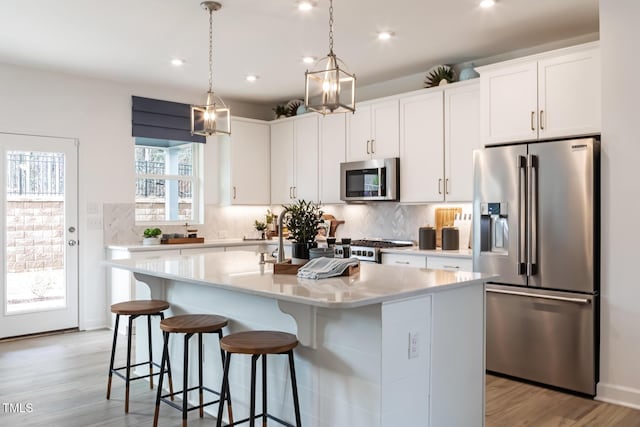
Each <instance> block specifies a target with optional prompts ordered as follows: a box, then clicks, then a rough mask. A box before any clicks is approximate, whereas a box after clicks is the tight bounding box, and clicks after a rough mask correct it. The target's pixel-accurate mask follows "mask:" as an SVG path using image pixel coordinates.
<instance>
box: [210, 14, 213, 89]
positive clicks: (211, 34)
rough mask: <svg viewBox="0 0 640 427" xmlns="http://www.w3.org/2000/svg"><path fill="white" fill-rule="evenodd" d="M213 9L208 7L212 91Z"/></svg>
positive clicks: (211, 82) (211, 84)
mask: <svg viewBox="0 0 640 427" xmlns="http://www.w3.org/2000/svg"><path fill="white" fill-rule="evenodd" d="M212 88H213V10H212V9H211V8H209V92H213V89H212Z"/></svg>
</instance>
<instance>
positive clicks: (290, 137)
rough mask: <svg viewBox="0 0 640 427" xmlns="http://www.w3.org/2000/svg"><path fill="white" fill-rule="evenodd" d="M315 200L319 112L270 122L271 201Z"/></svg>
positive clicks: (316, 197) (316, 192) (316, 194)
mask: <svg viewBox="0 0 640 427" xmlns="http://www.w3.org/2000/svg"><path fill="white" fill-rule="evenodd" d="M297 199H305V200H313V201H317V200H318V115H317V114H308V115H304V116H301V117H295V118H292V119H285V120H283V121H280V122H277V123H274V124H272V125H271V204H273V205H276V204H289V203H292V202H294V201H295V200H297Z"/></svg>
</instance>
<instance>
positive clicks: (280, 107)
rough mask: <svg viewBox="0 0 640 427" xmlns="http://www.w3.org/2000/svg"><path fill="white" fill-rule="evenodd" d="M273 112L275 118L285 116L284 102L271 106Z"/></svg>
mask: <svg viewBox="0 0 640 427" xmlns="http://www.w3.org/2000/svg"><path fill="white" fill-rule="evenodd" d="M272 110H273V112H274V113H276V119H279V118H281V117H286V116H287V108H286V107H285V105H284V104H279V105H276V106H275V108H272Z"/></svg>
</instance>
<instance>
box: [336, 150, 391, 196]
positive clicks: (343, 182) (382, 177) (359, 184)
mask: <svg viewBox="0 0 640 427" xmlns="http://www.w3.org/2000/svg"><path fill="white" fill-rule="evenodd" d="M398 173H399V169H398V159H397V158H391V159H374V160H366V161H362V162H347V163H341V164H340V198H341V199H342V200H344V201H347V202H349V201H366V200H398V199H399V191H398V189H399V185H398V184H399V178H398V176H399V175H398Z"/></svg>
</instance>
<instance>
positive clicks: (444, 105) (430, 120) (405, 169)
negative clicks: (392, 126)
mask: <svg viewBox="0 0 640 427" xmlns="http://www.w3.org/2000/svg"><path fill="white" fill-rule="evenodd" d="M480 146H481V145H480V90H479V86H478V82H477V81H471V82H465V83H457V84H456V85H452V87H450V88H436V89H429V90H428V91H425V92H424V93H420V94H418V95H413V96H408V97H405V98H402V99H400V186H401V188H400V200H401V201H402V202H408V203H420V202H442V201H456V202H469V201H471V200H472V199H473V150H474V149H476V148H480Z"/></svg>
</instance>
